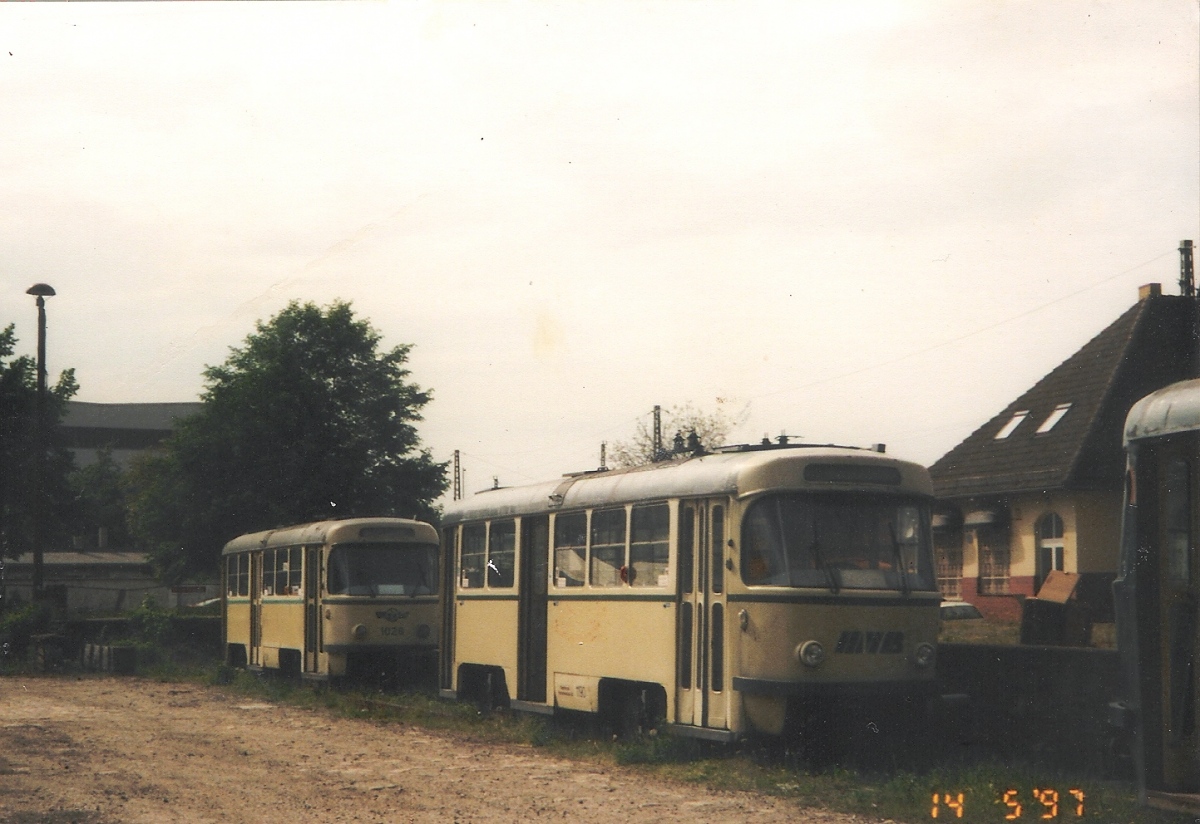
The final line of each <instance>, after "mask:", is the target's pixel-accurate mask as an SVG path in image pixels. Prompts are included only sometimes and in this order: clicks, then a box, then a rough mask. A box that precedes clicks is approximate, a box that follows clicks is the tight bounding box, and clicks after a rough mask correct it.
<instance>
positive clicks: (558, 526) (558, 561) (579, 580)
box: [554, 512, 587, 587]
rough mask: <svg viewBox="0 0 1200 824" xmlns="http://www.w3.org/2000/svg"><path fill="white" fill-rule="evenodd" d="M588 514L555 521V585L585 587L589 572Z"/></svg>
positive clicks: (574, 515)
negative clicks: (587, 561)
mask: <svg viewBox="0 0 1200 824" xmlns="http://www.w3.org/2000/svg"><path fill="white" fill-rule="evenodd" d="M586 556H587V514H586V513H583V512H573V513H571V514H570V515H559V516H557V517H556V518H555V519H554V584H555V586H559V587H581V586H583V576H584V572H586V571H587V565H586Z"/></svg>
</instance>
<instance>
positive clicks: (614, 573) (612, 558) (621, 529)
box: [590, 509, 628, 587]
mask: <svg viewBox="0 0 1200 824" xmlns="http://www.w3.org/2000/svg"><path fill="white" fill-rule="evenodd" d="M624 567H625V510H624V509H606V510H603V511H600V512H593V513H592V568H591V576H590V577H591V582H592V586H594V587H616V586H620V585H621V570H622V569H623V568H624ZM626 574H628V572H626Z"/></svg>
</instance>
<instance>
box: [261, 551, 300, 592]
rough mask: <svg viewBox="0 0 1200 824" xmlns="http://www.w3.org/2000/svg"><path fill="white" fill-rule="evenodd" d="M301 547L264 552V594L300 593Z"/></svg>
mask: <svg viewBox="0 0 1200 824" xmlns="http://www.w3.org/2000/svg"><path fill="white" fill-rule="evenodd" d="M300 557H301V551H300V547H292V548H291V549H268V550H264V552H263V595H299V594H300V569H301V568H300Z"/></svg>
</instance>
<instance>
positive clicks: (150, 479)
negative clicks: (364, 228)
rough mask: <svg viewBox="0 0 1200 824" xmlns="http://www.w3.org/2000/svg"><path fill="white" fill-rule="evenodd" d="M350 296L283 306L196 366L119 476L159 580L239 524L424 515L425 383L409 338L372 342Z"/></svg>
mask: <svg viewBox="0 0 1200 824" xmlns="http://www.w3.org/2000/svg"><path fill="white" fill-rule="evenodd" d="M379 342H380V336H379V334H378V333H377V332H376V331H375V330H374V329H373V328H372V327H371V325H370V324H369V323H367V322H366V321H363V320H357V319H355V317H354V313H353V312H352V310H351V307H350V304H348V303H344V302H340V301H339V302H335V303H333V304H332V305H330V306H329V307H326V308H324V309H322V308H320V307H318V306H316V305H314V304H312V303H305V304H300V303H295V302H293V303H291V304H290V305H288V306H287V307H286V308H285V309H284V310H283V311H282V312H280V313H279V314H278V315H276V316H275V317H274V318H272V319H271V320H270V321H268V322H266V323H263V322H261V321H260V322H259V323H258V324H257V326H256V331H255V332H254V333H253V334H251V335H249V336H248V337H247V338H246V341H245V344H244V345H243V346H242V347H241V348H235V349H233V350H231V353H230V355H229V358H228V359H227V360H226V361H225V363H224V364H222V365H221V366H210V367H208V368H207V369H206V370H205V372H204V376H205V385H206V389H205V391H204V393H203V395H202V398H201V400H202V401H203V405H202V407H201V410H200V412H199V413H198V414H196V415H194V416H192V417H190V418H187V419H185V420H183V421H180V422H179V425H178V427H177V428H176V430H175V431H174V433H172V435H171V437H170V438H168V439H167V441H166V442H165V444H164V448H163V449H161V450H159V451H157V452H155V453H153V454H150V455H148V456H146V457H144V458H143V459H142V460H140V461H137V462H135V465H134V466H133V467H132V468H131V471H130V474H129V478H128V480H129V485H130V494H131V497H130V513H129V514H130V526H131V528H132V529H133V531H134V534H135V536H136V537H137V538H138V539H139V540H140V541H141V542H142V543H143V544H144V545H145V546H146V547H147V549H148V550H149V551H150V552H151V554H152V555H153V556H154V557H155V560H156V561H157V563H158V564H159V566H160V568H161V569H162V571H163V573H164V575H165V576H166V577H167V578H168V579H169V580H179V579H181V578H184V577H186V576H188V575H191V574H196V573H201V574H203V573H211V572H212V571H213V570H215V569H216V568H217V560H218V557H219V554H220V550H221V547H222V546H223V545H224V544H225V543H226V542H227V541H229V540H230V539H231V538H234V537H236V536H237V535H239V534H242V533H244V532H251V531H257V530H261V529H270V528H272V527H277V526H284V525H287V524H295V523H303V522H307V521H312V520H319V519H324V518H347V517H355V516H365V515H397V516H404V517H413V516H417V517H424V518H431V517H433V516H434V515H435V510H434V505H433V502H434V501H435V500H436V498H437V497H438V496H439V495H440V494H441V493H442V491H443V490H444V489H445V488H446V466H445V464H439V463H435V462H434V461H433V460H432V458H431V457H430V454H429V452H428V451H427V450H424V449H422V448H421V445H420V440H419V438H418V436H417V431H416V429H415V427H414V425H413V424H414V423H415V422H416V421H419V420H421V414H420V411H421V409H422V408H423V407H424V406H425V404H427V403H428V402H429V400H430V397H431V395H430V393H429V392H428V391H426V390H424V389H421V388H420V387H418V386H416V385H415V384H413V383H411V382H410V381H409V380H408V378H409V372H408V370H407V369H406V368H405V364H406V362H407V360H408V353H409V350H410V348H411V347H410V346H407V345H403V346H397V347H395V348H393V349H391V350H388V351H380V347H379Z"/></svg>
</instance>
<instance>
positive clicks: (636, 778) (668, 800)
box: [0, 677, 863, 824]
mask: <svg viewBox="0 0 1200 824" xmlns="http://www.w3.org/2000/svg"><path fill="white" fill-rule="evenodd" d="M635 817H636V819H637V820H651V821H661V822H673V821H680V822H682V821H688V822H695V821H697V820H700V821H704V822H706V824H709V823H710V822H723V821H728V822H734V821H736V822H743V821H747V820H750V819H751V818H753V819H754V820H755V821H756V822H759V823H760V824H770V823H771V822H784V821H787V822H795V821H812V822H821V823H822V824H850V822H861V821H863V819H861V818H857V817H855V816H849V815H841V814H835V813H830V812H823V811H820V810H811V809H801V808H800V807H797V806H795V805H794V804H792V803H790V802H788V801H785V800H779V799H773V798H769V797H763V796H758V795H753V794H740V793H719V792H712V791H708V790H704V789H702V788H698V787H695V786H690V785H683V784H673V783H670V782H665V781H658V780H652V779H649V778H647V777H645V776H640V775H638V774H636V773H635V772H633V771H626V770H622V769H620V768H613V769H606V768H600V767H597V766H596V765H594V764H583V763H574V762H570V761H564V760H560V759H557V758H555V757H553V756H550V755H547V754H545V753H541V752H539V751H538V750H536V749H533V748H530V747H519V746H508V745H501V746H497V745H481V744H477V743H472V744H468V743H463V742H461V741H460V740H456V738H455V737H454V736H453V735H450V734H445V735H443V734H439V733H432V732H427V731H422V730H418V729H413V728H411V727H407V726H402V725H380V724H373V723H370V722H366V721H355V720H353V719H343V718H338V717H333V716H331V715H328V714H326V713H324V712H322V711H320V710H310V709H302V708H296V707H289V706H276V705H273V704H264V703H258V702H253V701H249V700H247V699H244V698H238V697H234V696H230V695H228V694H225V693H223V692H221V691H220V690H217V689H209V688H206V687H203V686H195V685H189V684H163V683H158V682H154V681H147V680H142V679H137V678H96V677H84V678H75V677H63V678H36V677H35V678H30V677H6V678H0V822H5V824H16V822H21V823H22V824H24V822H56V824H65V823H66V822H86V823H87V824H113V823H115V822H129V823H130V824H132V822H276V821H284V820H288V821H293V822H350V821H363V822H375V821H378V822H384V821H386V822H397V821H421V822H424V821H430V822H433V821H437V822H498V821H514V822H515V821H550V820H556V821H559V820H566V821H573V822H575V821H578V822H601V821H604V822H607V821H632V820H635Z"/></svg>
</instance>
